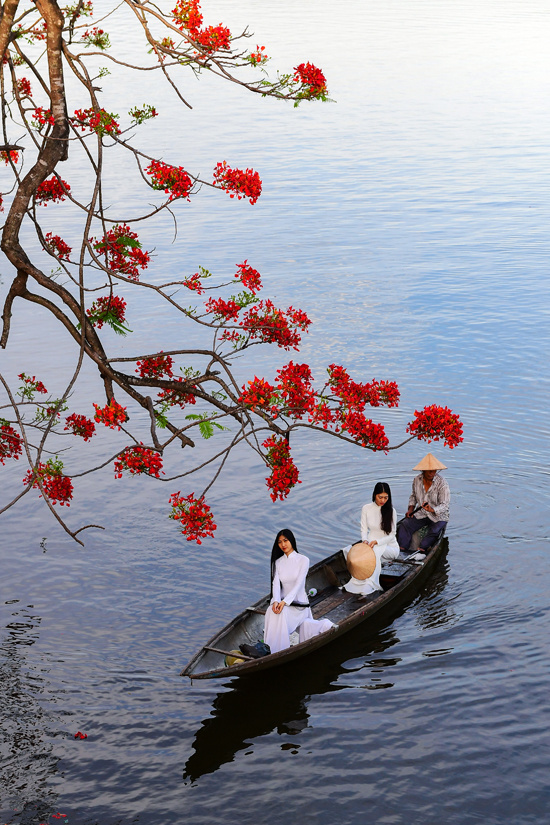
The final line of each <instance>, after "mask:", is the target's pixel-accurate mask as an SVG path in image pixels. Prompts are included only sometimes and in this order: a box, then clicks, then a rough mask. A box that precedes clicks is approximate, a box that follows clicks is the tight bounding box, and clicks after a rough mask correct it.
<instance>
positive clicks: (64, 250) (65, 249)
mask: <svg viewBox="0 0 550 825" xmlns="http://www.w3.org/2000/svg"><path fill="white" fill-rule="evenodd" d="M45 241H46V246H47V247H48V249H49V250H50V252H53V254H54V255H57V257H58V258H59V260H61V261H62V260H65V261H68V260H69V255H70V254H71V247H70V246H69V245H68V244H66V243H65V241H64V240H63V238H60V237H59V235H52V233H51V232H48V234H47V235H46V237H45Z"/></svg>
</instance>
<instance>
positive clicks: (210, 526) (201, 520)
mask: <svg viewBox="0 0 550 825" xmlns="http://www.w3.org/2000/svg"><path fill="white" fill-rule="evenodd" d="M169 503H170V504H171V505H172V512H171V513H170V515H169V516H168V518H171V519H174V521H179V523H180V524H181V526H182V527H183V529H182V531H181V532H182V534H183V535H184V536H186V538H187V541H196V542H197V544H202V542H201V539H204V538H206V537H207V536H213V535H214V530H215V529H216V525H215V524H214V518H213V516H212V512H211V510H210V507H209V506H208V504H206V502H205V501H204V498H202V496H201V497H200V498H195V494H194V493H190V494H189V495H188V496H182V494H181V493H180V492H177V493H172V495H171V496H170V499H169Z"/></svg>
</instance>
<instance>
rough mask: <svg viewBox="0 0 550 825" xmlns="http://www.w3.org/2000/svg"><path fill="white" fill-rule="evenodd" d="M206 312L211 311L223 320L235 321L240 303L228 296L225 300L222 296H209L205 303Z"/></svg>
mask: <svg viewBox="0 0 550 825" xmlns="http://www.w3.org/2000/svg"><path fill="white" fill-rule="evenodd" d="M205 309H206V312H207V313H212V314H213V315H215V316H216V318H220V319H221V318H223V319H224V320H225V321H236V320H237V319H238V317H239V312H240V311H241V305H240V304H238V303H237V302H236V301H234V300H233V299H232V298H230V299H229V300H228V301H225V300H224V299H223V298H209V299H208V301H207V302H206V304H205Z"/></svg>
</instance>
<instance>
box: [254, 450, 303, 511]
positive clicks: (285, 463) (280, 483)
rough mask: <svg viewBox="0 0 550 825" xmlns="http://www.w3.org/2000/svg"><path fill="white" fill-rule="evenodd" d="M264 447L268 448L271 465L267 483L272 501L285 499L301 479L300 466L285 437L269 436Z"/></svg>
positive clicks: (269, 463) (267, 459)
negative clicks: (294, 459) (292, 455)
mask: <svg viewBox="0 0 550 825" xmlns="http://www.w3.org/2000/svg"><path fill="white" fill-rule="evenodd" d="M262 447H265V448H266V450H267V456H266V463H267V464H268V465H269V466H270V467H271V475H270V476H269V478H266V484H267V486H268V487H269V489H270V490H271V492H270V494H269V495H270V496H271V500H272V501H277V499H279V500H280V501H282V500H283V499H285V498H286V497H287V496H288V494H289V492H290V491H291V489H292V488H293V487H294V486H295V485H296V484H301V483H302V482H301V481H300V480H299V473H298V468H297V467H296V465H295V464H294V461H293V460H292V457H291V455H290V447H289V446H288V444H287V442H286V441H285V439H284V438H275V436H270V437H269V438H267V439H266V440H265V441H264V442H263V444H262Z"/></svg>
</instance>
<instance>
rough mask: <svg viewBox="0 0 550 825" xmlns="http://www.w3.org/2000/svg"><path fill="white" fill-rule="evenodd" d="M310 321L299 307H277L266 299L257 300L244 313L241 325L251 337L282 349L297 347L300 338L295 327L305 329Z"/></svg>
mask: <svg viewBox="0 0 550 825" xmlns="http://www.w3.org/2000/svg"><path fill="white" fill-rule="evenodd" d="M310 324H311V321H310V320H309V318H308V317H307V315H306V314H305V312H303V311H302V310H301V309H293V307H289V308H288V309H287V310H286V311H285V310H282V309H277V307H275V306H274V305H273V303H272V302H271V301H270V300H269V299H268V300H265V301H259V302H258V303H257V304H256V305H255V306H253V307H251V308H250V309H249V310H247V312H246V313H245V316H244V318H243V320H242V321H241V326H242V327H243V328H244V329H245V330H246V331H247V332H248V334H249V335H250V337H251V338H252V339H255V338H257V339H259V340H260V341H263V342H264V343H268V344H277V346H278V347H282V348H283V349H287V350H288V349H291V348H292V349H296V350H297V349H298V345H299V343H300V341H301V340H302V337H301V335H300V334H299V333H298V332H297V329H301V330H302V331H305V330H307V328H308V326H309V325H310Z"/></svg>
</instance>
